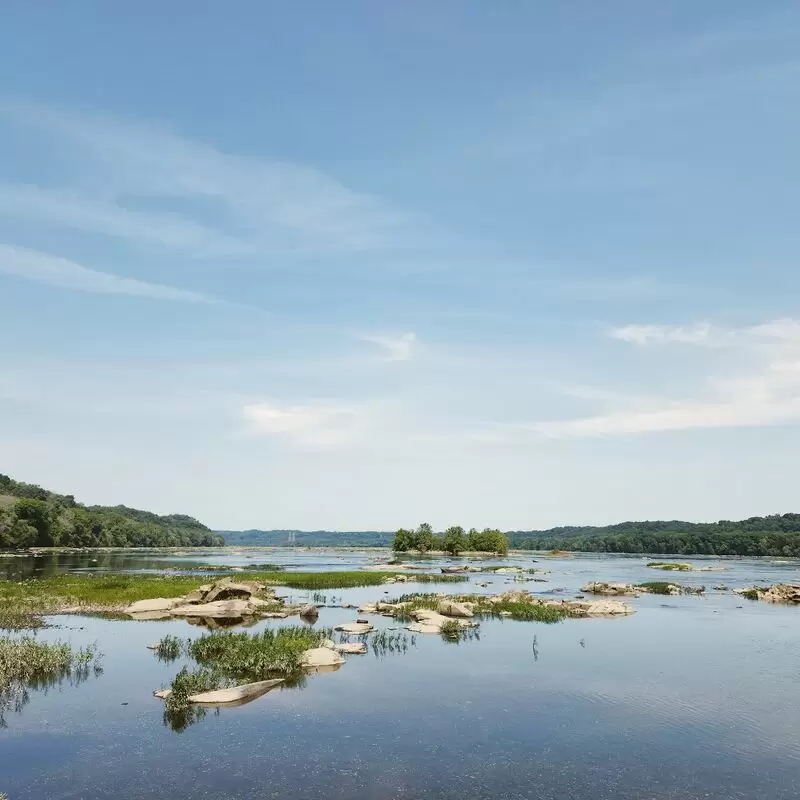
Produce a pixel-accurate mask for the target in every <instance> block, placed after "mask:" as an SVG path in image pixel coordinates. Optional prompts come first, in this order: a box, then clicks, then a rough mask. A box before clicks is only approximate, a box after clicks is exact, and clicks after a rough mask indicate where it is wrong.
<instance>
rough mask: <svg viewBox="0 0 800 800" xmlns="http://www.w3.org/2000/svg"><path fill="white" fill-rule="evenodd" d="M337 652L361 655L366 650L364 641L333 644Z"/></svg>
mask: <svg viewBox="0 0 800 800" xmlns="http://www.w3.org/2000/svg"><path fill="white" fill-rule="evenodd" d="M333 649H334V650H335V651H336V652H337V653H345V654H347V655H353V656H363V655H364V653H366V652H367V644H366V642H346V643H345V644H337V645H334V648H333Z"/></svg>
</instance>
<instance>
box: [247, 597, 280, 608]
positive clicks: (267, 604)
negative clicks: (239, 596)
mask: <svg viewBox="0 0 800 800" xmlns="http://www.w3.org/2000/svg"><path fill="white" fill-rule="evenodd" d="M247 602H248V603H249V604H250V605H251V606H252V607H253V608H256V609H259V608H272V606H274V605H276V603H275V601H274V600H262V599H261V598H260V597H251V598H250V599H249V600H248V601H247Z"/></svg>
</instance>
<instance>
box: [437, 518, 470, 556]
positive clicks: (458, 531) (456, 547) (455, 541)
mask: <svg viewBox="0 0 800 800" xmlns="http://www.w3.org/2000/svg"><path fill="white" fill-rule="evenodd" d="M466 549H467V537H466V536H465V535H464V529H463V528H462V527H461V526H460V525H454V526H453V527H452V528H448V529H447V530H446V531H445V532H444V536H443V537H442V550H444V551H445V552H446V553H450V555H453V556H457V555H458V554H459V553H460V552H461V551H462V550H466Z"/></svg>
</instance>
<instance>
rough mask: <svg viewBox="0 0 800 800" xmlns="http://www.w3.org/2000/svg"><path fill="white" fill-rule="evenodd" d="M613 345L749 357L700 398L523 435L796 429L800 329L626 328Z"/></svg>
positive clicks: (794, 324)
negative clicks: (728, 351)
mask: <svg viewBox="0 0 800 800" xmlns="http://www.w3.org/2000/svg"><path fill="white" fill-rule="evenodd" d="M612 336H613V338H616V339H620V340H622V341H625V342H628V343H630V344H634V345H637V346H649V345H667V344H676V345H687V346H697V347H705V348H712V349H713V348H717V347H727V348H734V349H738V350H741V351H742V354H743V355H744V353H745V352H747V353H748V354H749V356H750V357H754V358H755V359H756V364H755V366H754V367H753V368H752V369H751V370H750V371H748V372H745V373H743V374H734V375H728V374H725V373H724V372H723V373H722V374H712V375H711V376H710V377H709V378H708V380H707V381H706V382H705V383H704V384H703V385H702V386H701V387H700V394H701V396H700V397H689V398H683V399H671V398H664V399H661V400H651V401H647V402H644V401H642V400H640V399H638V398H631V401H630V402H629V403H627V404H626V403H625V401H624V399H622V401H621V402H620V401H618V402H617V405H621V406H623V407H622V408H616V409H611V410H609V411H607V412H605V413H601V414H596V415H592V416H587V417H581V418H577V419H568V420H554V421H544V422H536V423H532V424H530V425H528V426H526V428H527V429H528V430H530V431H533V432H535V433H538V434H541V435H543V436H547V437H554V438H567V437H573V438H585V437H606V436H630V435H636V434H647V433H660V432H668V431H685V430H692V429H703V428H706V429H713V428H745V427H766V426H775V425H786V424H797V423H800V322H798V321H797V320H794V319H791V318H788V319H777V320H771V321H768V322H765V323H762V324H759V325H754V326H750V327H745V328H738V329H732V328H724V327H715V326H713V325H711V324H709V323H699V324H697V325H690V326H658V325H638V326H637V325H631V326H626V327H623V328H618V329H616V330H614V331H612Z"/></svg>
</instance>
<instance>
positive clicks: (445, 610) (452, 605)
mask: <svg viewBox="0 0 800 800" xmlns="http://www.w3.org/2000/svg"><path fill="white" fill-rule="evenodd" d="M436 610H437V611H438V612H439V613H440V614H443V615H444V616H445V617H463V618H469V617H472V616H473V614H472V609H470V608H469V607H468V606H467V605H466V604H464V603H456V602H454V601H453V600H442V602H441V603H439V605H438V606H437V608H436Z"/></svg>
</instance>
